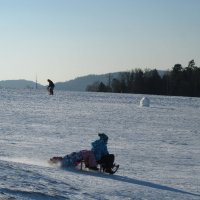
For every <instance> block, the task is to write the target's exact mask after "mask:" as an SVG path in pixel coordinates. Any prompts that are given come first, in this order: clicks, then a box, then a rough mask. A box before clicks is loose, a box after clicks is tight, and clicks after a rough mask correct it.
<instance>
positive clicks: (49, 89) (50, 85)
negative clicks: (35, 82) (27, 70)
mask: <svg viewBox="0 0 200 200" xmlns="http://www.w3.org/2000/svg"><path fill="white" fill-rule="evenodd" d="M47 81H48V82H49V85H48V87H47V90H48V91H49V94H50V95H53V90H54V87H55V85H54V83H53V81H51V80H50V79H47Z"/></svg>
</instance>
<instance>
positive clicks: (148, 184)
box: [66, 169, 200, 197]
mask: <svg viewBox="0 0 200 200" xmlns="http://www.w3.org/2000/svg"><path fill="white" fill-rule="evenodd" d="M66 171H70V172H74V173H77V172H78V173H80V174H83V175H86V176H96V177H100V178H105V179H112V180H116V181H121V182H124V183H130V184H134V185H140V186H145V187H150V188H154V189H159V190H165V191H170V192H177V193H182V194H188V195H193V196H197V197H200V194H195V193H192V192H187V191H184V190H180V189H175V188H173V187H169V186H165V185H160V184H157V183H152V182H149V181H143V180H137V179H133V178H129V177H126V176H120V175H110V174H104V173H101V172H95V171H94V172H92V171H84V170H82V171H81V170H80V171H79V170H74V169H69V170H66Z"/></svg>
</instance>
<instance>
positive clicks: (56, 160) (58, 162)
mask: <svg viewBox="0 0 200 200" xmlns="http://www.w3.org/2000/svg"><path fill="white" fill-rule="evenodd" d="M48 162H49V164H51V165H56V166H61V167H62V163H61V162H62V157H53V158H50V159H49V161H48ZM72 167H74V168H76V169H79V170H80V171H84V170H85V169H87V170H88V171H93V172H100V173H106V174H115V173H116V172H117V171H118V169H119V165H117V164H114V165H113V167H112V171H111V172H106V170H105V169H104V166H103V165H101V164H98V170H93V169H90V168H88V167H86V166H85V162H84V160H80V161H79V162H76V163H75V164H74V166H72ZM63 168H65V167H63Z"/></svg>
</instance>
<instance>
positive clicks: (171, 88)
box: [86, 60, 200, 97]
mask: <svg viewBox="0 0 200 200" xmlns="http://www.w3.org/2000/svg"><path fill="white" fill-rule="evenodd" d="M86 91H92V92H115V93H137V94H156V95H170V96H191V97H200V67H197V66H195V62H194V60H191V61H190V62H189V63H188V66H187V67H182V65H181V64H175V65H174V67H173V68H172V70H169V71H166V72H165V73H164V74H163V75H160V74H159V72H158V71H157V70H156V69H153V70H149V69H146V70H144V71H143V70H141V69H135V70H132V71H131V72H123V73H120V75H119V77H118V78H113V79H112V78H111V77H110V76H109V77H108V83H107V84H104V83H103V82H95V83H93V84H92V85H88V86H87V88H86Z"/></svg>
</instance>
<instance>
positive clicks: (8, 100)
mask: <svg viewBox="0 0 200 200" xmlns="http://www.w3.org/2000/svg"><path fill="white" fill-rule="evenodd" d="M0 92H1V97H0V113H1V114H0V199H20V200H30V199H37V200H41V199H42V200H47V199H50V200H51V199H52V200H54V199H61V200H62V199H73V200H77V199H87V200H90V199H91V200H92V199H102V200H103V199H105V200H106V199H112V200H121V199H125V200H130V199H136V200H139V199H141V200H149V199H152V200H159V199H160V200H161V199H162V200H163V199H164V200H165V199H169V200H172V199H181V200H188V199H194V200H197V199H198V200H199V199H200V123H199V118H200V99H199V98H188V97H165V96H150V95H147V97H148V98H149V99H150V101H151V106H150V107H140V106H139V102H140V100H141V98H142V97H143V95H133V94H108V93H86V92H82V93H81V92H64V91H55V95H54V96H49V95H48V94H47V92H46V91H43V90H5V89H1V90H0ZM98 132H104V133H106V134H107V135H108V136H109V138H110V139H109V143H108V148H109V150H110V153H114V154H115V156H116V163H118V164H120V169H119V170H118V172H117V173H116V174H115V175H107V174H102V173H99V172H89V171H79V170H72V169H69V170H63V169H60V168H59V167H53V166H51V165H49V164H48V159H49V158H50V157H52V156H64V155H66V154H68V153H71V152H72V151H78V150H83V149H90V147H91V144H90V143H91V142H92V141H94V140H96V139H97V138H98V136H97V133H98Z"/></svg>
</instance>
